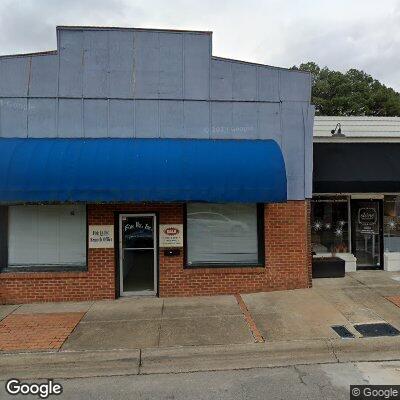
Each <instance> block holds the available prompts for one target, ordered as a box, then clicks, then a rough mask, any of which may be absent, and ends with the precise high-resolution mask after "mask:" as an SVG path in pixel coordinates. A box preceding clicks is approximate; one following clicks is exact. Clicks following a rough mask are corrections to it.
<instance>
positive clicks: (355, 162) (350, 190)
mask: <svg viewBox="0 0 400 400" xmlns="http://www.w3.org/2000/svg"><path fill="white" fill-rule="evenodd" d="M338 124H339V125H338ZM339 128H340V131H339ZM332 130H333V131H334V133H333V134H332V133H331V131H332ZM399 177H400V118H396V117H393V118H384V117H316V118H315V122H314V177H313V200H312V207H311V215H312V216H311V237H312V239H311V240H312V248H313V252H314V256H317V257H318V256H328V255H336V256H338V257H340V258H343V259H344V260H345V261H346V270H347V271H355V270H358V269H365V268H367V269H385V270H388V271H400V179H399Z"/></svg>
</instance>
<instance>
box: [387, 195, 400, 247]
mask: <svg viewBox="0 0 400 400" xmlns="http://www.w3.org/2000/svg"><path fill="white" fill-rule="evenodd" d="M383 233H384V249H385V252H400V196H399V195H397V196H385V199H384V205H383Z"/></svg>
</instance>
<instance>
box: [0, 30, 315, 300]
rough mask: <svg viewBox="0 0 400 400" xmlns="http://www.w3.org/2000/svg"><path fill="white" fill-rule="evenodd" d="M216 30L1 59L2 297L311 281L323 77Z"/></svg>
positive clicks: (138, 33) (107, 295)
mask: <svg viewBox="0 0 400 400" xmlns="http://www.w3.org/2000/svg"><path fill="white" fill-rule="evenodd" d="M211 39H212V35H211V33H210V32H191V31H165V30H142V29H119V28H83V27H59V28H57V43H58V50H57V51H53V52H46V53H37V54H28V55H17V56H4V57H0V153H1V155H2V156H1V159H0V203H1V205H0V221H1V223H0V268H1V271H0V302H2V303H18V302H29V301H60V300H90V299H113V298H116V297H119V296H129V295H141V294H147V295H159V296H190V295H211V294H224V293H236V292H255V291H265V290H282V289H294V288H304V287H309V286H310V285H311V272H310V264H311V257H310V255H311V252H310V235H309V233H310V230H309V212H310V207H309V199H310V198H311V179H312V125H313V107H312V106H310V87H311V81H310V75H309V74H307V73H303V72H300V71H294V70H289V69H283V68H275V67H269V66H266V65H260V64H252V63H246V62H242V61H235V60H230V59H223V58H218V57H214V56H212V55H211Z"/></svg>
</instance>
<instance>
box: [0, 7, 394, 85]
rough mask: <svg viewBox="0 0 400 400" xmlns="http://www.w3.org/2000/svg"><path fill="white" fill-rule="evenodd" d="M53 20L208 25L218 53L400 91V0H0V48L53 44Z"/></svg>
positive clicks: (26, 49)
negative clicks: (365, 76)
mask: <svg viewBox="0 0 400 400" xmlns="http://www.w3.org/2000/svg"><path fill="white" fill-rule="evenodd" d="M56 25H97V26H123V27H140V28H167V29H192V30H210V31H213V32H214V35H213V54H214V55H217V56H221V57H229V58H238V59H242V60H246V61H255V62H260V63H266V64H270V65H277V66H283V67H291V66H292V65H295V64H296V65H298V64H300V63H301V62H306V61H311V60H313V61H315V62H317V63H318V64H319V65H321V66H325V65H326V66H328V67H329V68H333V69H339V70H341V71H345V70H346V69H348V68H358V69H362V70H364V71H365V72H367V73H369V74H371V75H372V76H373V77H374V78H377V79H379V80H380V81H382V82H383V83H384V84H386V85H388V86H391V87H393V88H395V89H396V90H400V0H379V1H377V0H347V1H345V0H314V1H312V0H298V1H295V0H265V1H255V0H247V1H239V0H231V1H221V0H187V1H184V0H164V1H161V0H0V54H14V53H21V52H33V51H43V50H50V49H56V36H55V27H56Z"/></svg>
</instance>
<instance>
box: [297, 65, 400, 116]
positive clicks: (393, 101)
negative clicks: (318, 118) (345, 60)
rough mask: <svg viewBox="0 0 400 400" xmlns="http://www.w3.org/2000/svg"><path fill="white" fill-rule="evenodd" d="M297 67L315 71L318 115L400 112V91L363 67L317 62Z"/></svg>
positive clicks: (394, 114)
mask: <svg viewBox="0 0 400 400" xmlns="http://www.w3.org/2000/svg"><path fill="white" fill-rule="evenodd" d="M293 69H299V70H302V71H309V72H311V74H312V76H313V87H312V103H313V104H314V105H315V109H316V115H343V116H349V115H367V116H379V117H395V116H396V117H398V116H400V93H397V92H396V91H395V90H393V89H392V88H388V87H386V86H385V85H383V84H382V83H380V82H379V81H377V80H376V79H373V78H372V76H370V75H368V74H366V73H365V72H363V71H359V70H357V69H349V70H348V71H347V72H346V73H342V72H339V71H331V70H330V69H328V68H327V67H324V68H320V67H319V66H318V65H317V64H316V63H315V62H307V63H304V64H300V66H299V67H296V66H294V67H293Z"/></svg>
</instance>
